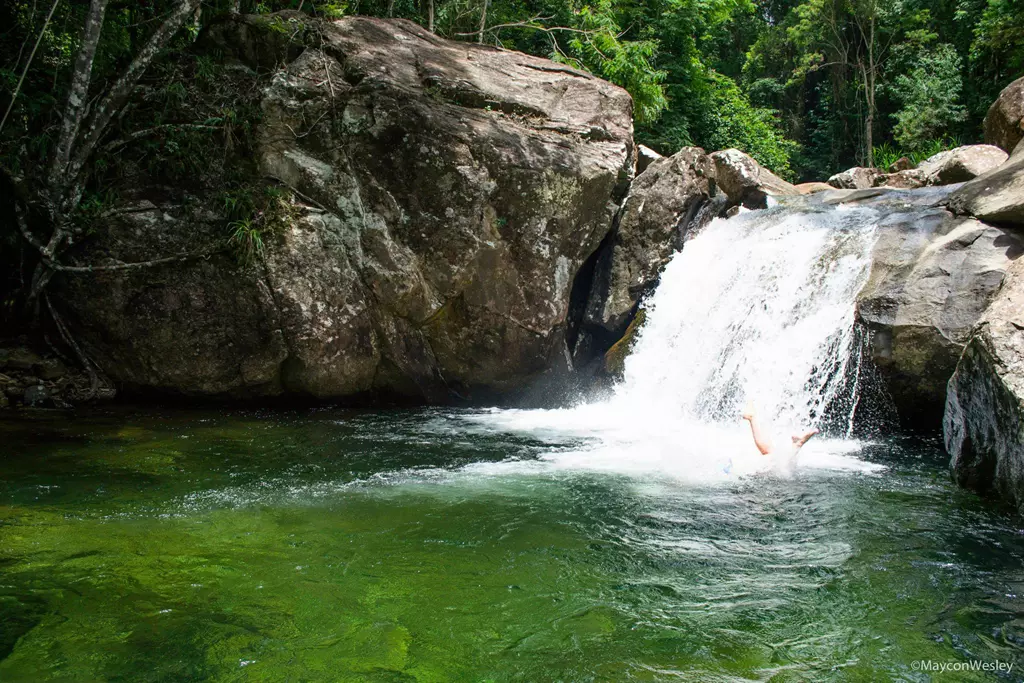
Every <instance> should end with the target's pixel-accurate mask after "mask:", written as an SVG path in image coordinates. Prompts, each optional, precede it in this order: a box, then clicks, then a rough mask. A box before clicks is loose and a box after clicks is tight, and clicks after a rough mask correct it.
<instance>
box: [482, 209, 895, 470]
mask: <svg viewBox="0 0 1024 683" xmlns="http://www.w3.org/2000/svg"><path fill="white" fill-rule="evenodd" d="M879 218H880V214H879V212H878V210H877V209H873V208H868V207H849V206H842V205H840V206H838V207H833V206H826V205H821V204H814V203H810V202H805V201H801V200H797V201H795V202H791V203H790V205H788V206H787V205H782V206H776V207H773V208H771V209H768V210H763V211H750V212H743V213H741V214H740V215H738V216H735V217H733V218H729V219H715V220H714V221H712V222H711V223H710V224H708V225H707V226H706V227H705V228H704V229H703V230H702V231H701V232H700V233H699V234H698V235H696V236H695V237H693V238H692V239H690V240H689V241H688V242H687V243H686V244H685V246H684V248H683V249H682V251H680V252H679V253H677V254H676V255H675V256H674V257H673V258H672V260H671V261H670V262H669V263H668V265H667V266H666V268H665V270H664V271H663V273H662V275H661V279H660V282H659V284H658V287H657V289H656V290H655V291H654V293H653V294H652V295H651V296H650V297H649V298H648V299H647V300H646V301H644V302H642V306H643V308H644V309H645V311H646V319H645V322H644V324H643V326H642V328H641V329H640V331H639V333H638V336H637V338H636V339H635V341H634V343H633V348H632V350H631V353H630V354H629V356H628V357H627V358H626V361H625V371H624V377H623V379H622V380H621V381H620V382H619V383H618V384H617V385H616V386H615V387H614V389H613V392H612V394H611V396H609V397H607V398H605V399H603V400H600V401H594V402H590V403H586V404H583V405H580V406H577V407H575V408H571V409H562V410H495V411H491V412H489V413H487V414H484V415H481V416H477V417H476V418H474V419H475V420H476V421H477V422H478V423H480V424H485V425H489V426H490V427H491V428H494V427H497V428H499V429H510V430H516V431H528V432H530V433H531V434H533V435H534V436H540V437H544V436H546V435H549V436H550V437H551V438H552V439H553V440H554V441H557V440H558V439H561V438H564V437H565V435H567V434H571V435H575V436H577V437H580V438H584V439H590V440H596V442H597V445H596V446H594V447H591V448H587V449H585V450H583V451H580V452H578V453H575V452H574V453H570V454H568V455H567V454H565V453H563V454H558V455H553V456H551V458H549V460H553V461H558V462H560V463H562V464H565V465H566V466H586V467H590V468H598V469H613V470H618V471H621V470H623V469H626V470H640V471H658V472H664V471H666V470H674V471H676V473H677V474H685V475H686V476H695V474H694V473H695V472H697V475H696V476H701V477H704V476H705V475H707V474H708V473H716V472H717V473H720V472H721V471H722V470H723V468H724V470H725V471H726V472H728V471H729V469H730V467H731V464H729V463H733V462H734V461H733V458H734V456H736V457H739V455H740V454H744V456H746V455H756V451H755V450H753V444H752V440H751V438H750V433H749V429H748V428H747V427H746V425H745V424H743V423H741V422H740V420H739V415H740V413H741V411H742V410H743V409H744V407H745V406H747V405H748V404H753V406H755V409H756V411H757V413H758V415H759V417H760V418H761V419H762V420H763V422H765V423H766V424H768V425H771V426H772V428H773V433H774V435H775V438H777V439H781V440H785V442H787V443H788V437H789V435H791V434H794V433H797V431H800V430H805V429H807V428H808V427H811V426H819V427H822V428H827V429H825V431H826V432H830V434H828V436H830V437H832V441H830V442H829V443H831V444H832V447H831V448H830V449H826V450H830V453H831V455H832V456H835V455H836V453H839V452H842V451H844V450H845V451H848V450H850V448H851V447H850V444H851V443H852V442H850V441H848V440H846V439H847V437H849V429H850V426H851V425H852V421H853V415H854V410H855V408H856V405H857V396H856V393H857V389H858V374H859V359H860V348H859V340H858V335H857V331H856V329H855V325H854V315H855V310H854V307H855V301H856V297H857V293H858V292H859V291H860V289H861V288H862V287H863V286H864V284H865V283H866V282H867V279H868V276H869V274H870V269H871V251H872V248H873V246H874V241H875V227H876V224H877V222H878V220H879ZM826 417H827V418H828V420H827V424H826V423H825V419H826ZM823 441H825V439H824V438H822V439H818V440H816V441H815V442H814V443H816V444H818V445H819V448H818V456H817V457H819V459H820V457H821V455H822V453H821V448H820V444H821V443H822V442H823ZM843 444H845V446H844V445H843ZM804 450H805V451H807V450H809V447H807V448H805V449H804ZM800 457H801V462H802V461H803V459H804V457H805V456H804V455H803V454H801V456H800ZM840 459H842V457H841V456H840ZM723 462H724V463H727V464H726V465H723V464H722V463H723ZM763 462H764V460H763V459H758V458H751V459H749V462H748V464H749V465H750V467H749V468H748V469H758V468H759V467H763ZM830 462H831V464H830V465H826V466H839V467H841V468H842V467H843V464H842V463H838V461H836V460H835V458H833V459H832V461H830ZM847 464H849V463H847ZM700 472H703V473H704V474H703V475H702V474H700ZM705 478H706V477H705Z"/></svg>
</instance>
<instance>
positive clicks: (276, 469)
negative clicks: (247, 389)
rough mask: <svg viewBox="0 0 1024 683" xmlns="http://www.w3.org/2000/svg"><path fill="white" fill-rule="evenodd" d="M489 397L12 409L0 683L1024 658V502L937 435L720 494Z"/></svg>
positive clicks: (837, 670) (781, 669)
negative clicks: (20, 414)
mask: <svg viewBox="0 0 1024 683" xmlns="http://www.w3.org/2000/svg"><path fill="white" fill-rule="evenodd" d="M465 415H466V414H465V413H458V412H450V411H449V412H446V411H390V412H377V413H368V412H349V411H341V410H321V411H315V412H309V413H238V412H233V413H228V414H224V413H217V414H215V413H210V412H181V411H174V412H171V411H166V412H161V413H156V412H152V413H146V414H139V413H118V412H109V413H100V414H95V415H89V416H78V417H76V418H74V419H69V418H67V417H65V416H63V415H54V416H51V417H45V416H44V417H39V418H36V419H33V420H27V421H26V420H22V421H17V422H15V421H8V422H0V440H2V441H0V442H2V444H3V445H2V446H0V454H2V457H3V467H2V472H0V681H5V682H6V681H33V682H35V681H48V680H59V681H187V680H211V681H556V680H557V681H592V680H593V681H625V680H643V681H667V680H685V681H734V680H772V681H804V680H840V681H877V680H997V679H996V677H995V676H994V675H993V674H985V673H980V672H977V673H965V672H960V673H956V674H949V673H947V674H944V675H943V674H928V673H923V672H916V671H914V670H913V669H912V665H913V662H914V661H915V660H934V661H936V662H943V663H945V662H963V661H967V660H970V659H974V658H977V659H981V660H984V661H987V662H995V661H1001V662H1006V663H1012V664H1014V668H1013V670H1012V671H1011V672H1010V674H1009V675H1004V680H1005V679H1009V680H1020V678H1021V671H1022V668H1024V651H1022V646H1024V631H1022V621H1021V619H1020V614H1019V613H1020V610H1021V599H1020V598H1019V597H1018V595H1021V594H1022V591H1024V585H1022V583H1024V562H1022V557H1024V537H1022V535H1021V531H1020V529H1019V526H1020V520H1019V518H1016V517H1014V516H1012V515H1010V514H1009V513H1007V511H1005V510H1000V509H997V508H995V507H993V506H992V505H990V504H988V503H986V502H984V501H982V500H980V499H978V498H977V497H975V496H973V495H972V494H969V493H965V492H962V491H959V490H957V489H956V488H955V487H954V486H953V485H952V484H951V483H950V482H949V479H948V475H947V473H946V469H945V458H944V457H943V455H942V453H941V451H940V450H939V449H938V448H937V445H936V444H933V443H927V442H920V441H906V440H904V441H892V442H888V443H882V444H874V445H870V446H867V447H865V450H864V452H863V453H862V454H861V456H862V457H864V458H866V459H870V460H873V461H876V462H880V463H883V464H885V465H887V466H888V467H889V470H888V471H886V472H885V473H883V474H881V475H854V474H850V473H835V472H834V473H827V472H817V473H809V474H805V475H802V476H799V477H797V478H795V479H792V480H779V479H776V478H771V477H748V478H741V479H737V480H734V481H729V482H726V483H721V484H716V485H702V486H698V485H693V484H689V485H687V484H682V483H679V482H676V481H671V480H662V481H650V480H640V479H636V478H629V477H626V476H623V475H615V474H600V473H594V472H583V471H572V470H565V469H556V468H543V467H536V468H532V469H531V468H530V467H522V468H516V467H511V468H509V467H506V468H502V467H491V466H487V465H486V464H482V463H494V462H500V461H506V460H509V459H523V460H536V459H537V458H539V457H540V456H542V455H543V454H545V453H548V452H551V451H552V450H558V449H571V448H577V447H579V446H580V444H579V443H572V442H571V441H566V442H561V443H559V442H557V441H554V442H553V441H552V440H550V439H547V440H544V441H541V440H537V439H534V438H530V437H527V436H523V435H518V436H517V435H512V434H507V433H501V432H498V431H488V430H485V429H479V428H472V427H470V426H469V423H467V422H466V421H465V420H464V419H463V417H465ZM986 676H988V677H989V678H986Z"/></svg>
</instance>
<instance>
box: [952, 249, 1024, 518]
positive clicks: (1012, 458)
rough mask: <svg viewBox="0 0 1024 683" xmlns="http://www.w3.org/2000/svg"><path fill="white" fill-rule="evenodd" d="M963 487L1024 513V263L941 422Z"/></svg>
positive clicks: (985, 324)
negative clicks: (995, 497) (989, 494)
mask: <svg viewBox="0 0 1024 683" xmlns="http://www.w3.org/2000/svg"><path fill="white" fill-rule="evenodd" d="M943 434H944V439H945V444H946V450H947V451H948V452H949V454H950V456H951V460H950V468H951V470H952V472H953V476H954V478H955V479H956V481H957V482H958V483H959V484H961V485H962V486H966V487H968V488H972V489H975V490H977V491H981V492H989V491H992V492H994V493H997V494H998V495H1000V496H1001V497H1003V498H1004V499H1006V500H1008V501H1010V502H1011V503H1013V504H1014V505H1016V506H1017V507H1018V508H1019V509H1021V510H1022V511H1024V259H1021V260H1018V261H1017V262H1016V263H1014V264H1013V266H1012V267H1011V268H1010V271H1009V273H1008V274H1007V278H1006V282H1005V284H1004V285H1003V288H1002V290H1001V291H1000V292H999V295H998V296H997V297H996V299H995V300H994V301H993V302H992V305H991V306H990V307H989V308H988V310H987V311H986V312H985V315H984V317H983V319H982V321H981V323H980V324H979V325H978V327H977V329H976V330H975V331H974V334H973V336H972V337H971V339H970V343H969V344H968V345H967V348H966V349H965V350H964V353H963V356H962V357H961V358H960V362H959V364H958V365H957V368H956V372H955V373H954V375H953V378H952V379H951V380H950V382H949V393H948V395H947V398H946V411H945V418H944V421H943Z"/></svg>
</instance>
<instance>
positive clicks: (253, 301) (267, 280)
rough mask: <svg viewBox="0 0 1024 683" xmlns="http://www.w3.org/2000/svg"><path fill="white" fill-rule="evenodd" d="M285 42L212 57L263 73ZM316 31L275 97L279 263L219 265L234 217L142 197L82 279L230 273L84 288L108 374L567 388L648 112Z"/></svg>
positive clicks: (273, 384) (419, 45) (291, 62)
mask: <svg viewBox="0 0 1024 683" xmlns="http://www.w3.org/2000/svg"><path fill="white" fill-rule="evenodd" d="M265 24H266V20H265V19H262V18H257V17H240V18H237V19H234V20H231V21H228V22H225V23H223V24H219V25H217V26H216V27H215V28H214V29H211V35H210V36H208V38H207V39H206V42H207V43H209V42H211V41H212V42H213V44H214V48H215V49H214V51H213V54H223V55H225V56H227V57H231V58H234V59H238V60H239V61H240V62H241V63H242V64H243V66H244V67H245V68H251V69H259V68H262V66H261V65H260V64H257V63H254V60H259V59H265V58H266V54H265V53H266V50H261V49H259V45H255V44H254V41H257V42H258V40H262V39H261V38H259V36H260V35H262V34H261V31H262V32H263V33H267V31H268V29H266V27H265ZM297 30H298V29H296V31H297ZM318 30H319V31H320V33H319V34H318V38H317V40H316V41H314V43H315V44H310V45H307V46H305V47H304V48H303V49H301V50H298V51H297V52H298V54H292V53H291V52H288V51H278V52H277V53H276V54H277V55H278V58H279V59H281V60H282V61H283V63H282V64H281V66H280V68H279V69H278V70H277V71H276V72H274V73H273V74H272V76H270V77H269V82H268V83H266V84H265V85H264V86H262V87H263V90H262V91H261V95H260V108H261V110H262V116H261V117H260V119H259V121H258V123H257V124H256V126H257V129H256V137H257V139H258V143H257V145H256V150H255V159H253V160H252V162H253V163H255V164H256V166H257V167H258V168H257V169H255V170H254V171H253V175H252V177H251V180H252V181H253V182H260V183H265V185H267V186H272V187H276V188H279V191H280V193H281V194H282V196H283V199H282V200H281V205H282V208H281V209H280V212H281V214H282V215H281V217H280V220H279V223H280V225H281V227H280V228H278V229H276V230H275V231H274V232H273V233H270V234H267V235H265V242H266V245H265V257H264V258H262V259H259V258H257V259H255V261H254V262H253V263H250V264H248V265H247V264H245V263H239V262H238V261H237V259H234V258H232V257H231V256H230V255H227V254H224V253H223V248H220V249H217V245H219V244H223V243H224V239H225V237H226V235H227V234H229V233H228V232H227V228H226V227H225V226H226V223H227V220H226V219H225V217H224V216H223V215H222V213H220V212H219V209H218V206H217V205H218V203H220V202H222V200H221V198H220V196H218V195H213V196H210V195H201V194H200V195H198V196H191V197H188V198H186V201H182V200H181V198H180V197H175V196H168V195H167V193H166V192H163V191H162V190H160V189H156V188H154V187H151V186H140V187H139V188H138V191H137V192H136V193H135V194H134V195H133V196H130V197H129V198H128V199H127V200H126V206H130V207H132V208H133V210H132V211H131V212H125V213H120V214H119V217H118V218H116V219H114V220H112V221H110V222H109V223H108V224H105V225H102V226H97V231H98V232H97V237H96V238H95V240H94V241H93V243H92V245H91V247H90V248H89V249H88V250H87V251H86V253H84V254H83V259H86V258H93V259H97V258H99V257H100V256H104V255H113V256H116V257H117V258H120V259H122V260H132V259H138V258H140V257H141V256H144V255H145V256H148V255H152V254H153V253H161V254H165V253H167V252H168V251H170V252H171V253H175V252H181V251H194V250H195V249H197V248H198V247H202V246H207V247H209V248H211V250H212V251H213V254H212V255H211V256H210V257H209V258H205V259H199V260H192V261H188V262H185V263H180V264H173V265H164V266H157V267H153V268H146V269H138V270H134V271H115V272H106V273H97V274H95V275H90V276H88V278H85V277H76V278H74V279H71V278H63V279H62V280H61V282H60V283H58V284H59V286H60V288H61V293H62V296H63V297H64V302H65V304H64V305H65V307H66V308H67V309H68V314H67V317H68V318H69V319H70V320H72V321H73V322H74V324H75V328H76V330H77V331H78V332H79V334H80V335H81V337H82V342H83V344H84V345H85V346H86V348H87V350H88V352H89V354H90V355H91V356H92V357H93V358H95V359H96V360H97V362H98V363H99V364H100V366H101V367H102V368H103V369H104V370H105V371H106V372H107V373H108V374H109V375H110V376H111V377H112V378H113V379H115V380H116V381H118V382H120V383H122V384H124V385H125V386H127V387H129V388H135V389H139V390H149V391H152V390H163V391H169V392H175V393H184V394H201V395H241V396H252V395H279V394H286V393H287V394H304V395H311V396H315V397H320V398H336V397H337V398H343V397H351V396H356V395H359V394H364V393H367V392H372V393H378V394H381V395H385V396H393V397H407V398H409V399H412V400H429V401H432V402H440V401H445V400H450V399H452V398H464V397H468V396H470V395H480V394H485V395H492V394H508V393H509V392H514V391H517V390H519V389H520V388H522V387H523V386H525V385H526V384H527V383H529V382H530V381H531V379H532V378H535V377H537V376H538V375H540V374H541V373H543V372H545V371H546V370H547V369H548V368H549V367H551V366H552V365H555V364H559V363H562V364H564V363H565V345H566V341H565V333H566V329H567V326H568V321H567V315H568V310H569V304H570V290H571V288H572V286H573V282H574V279H575V277H576V275H577V272H578V270H579V269H580V266H581V264H583V263H584V261H585V260H586V259H587V258H588V256H590V255H591V254H592V253H593V252H594V251H595V249H596V248H597V246H598V245H599V244H600V243H601V241H602V239H603V238H604V237H605V235H606V234H607V233H608V231H609V230H610V228H611V226H612V219H613V216H614V214H615V212H616V209H617V201H619V200H620V199H621V197H622V195H624V194H625V188H626V185H627V183H628V181H629V178H630V175H631V173H632V167H633V142H632V122H631V108H632V105H631V101H630V98H629V95H628V94H627V93H626V92H625V91H624V90H622V89H620V88H618V87H616V86H613V85H611V84H609V83H607V82H605V81H602V80H600V79H598V78H595V77H593V76H591V75H589V74H587V73H584V72H581V71H577V70H575V69H572V68H569V67H567V66H565V65H562V64H556V63H554V62H550V61H547V60H544V59H539V58H535V57H530V56H527V55H524V54H520V53H516V52H510V51H503V50H497V49H494V48H490V47H486V46H479V45H475V44H469V43H455V42H450V41H447V40H444V39H442V38H439V37H438V36H436V35H434V34H432V33H429V32H428V31H426V30H424V29H423V28H421V27H419V26H417V25H416V24H414V23H412V22H409V21H404V20H394V21H385V20H380V19H372V18H367V17H348V18H344V19H341V20H338V21H334V22H328V23H324V24H323V25H321V26H319V27H318ZM278 34H279V32H276V31H274V30H273V27H272V26H271V28H270V29H269V35H271V37H273V36H276V35H278ZM268 40H269V39H268ZM201 42H202V41H201ZM239 163H240V164H241V163H242V162H239ZM243 168H244V166H243ZM264 178H269V179H270V180H269V181H264V180H263V179H264ZM260 189H261V190H262V187H261V188H260ZM196 207H198V208H196Z"/></svg>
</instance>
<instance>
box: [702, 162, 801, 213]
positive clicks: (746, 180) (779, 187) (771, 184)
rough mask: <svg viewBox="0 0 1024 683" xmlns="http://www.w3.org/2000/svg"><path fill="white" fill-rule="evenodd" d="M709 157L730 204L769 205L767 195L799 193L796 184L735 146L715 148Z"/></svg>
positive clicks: (759, 206)
mask: <svg viewBox="0 0 1024 683" xmlns="http://www.w3.org/2000/svg"><path fill="white" fill-rule="evenodd" d="M711 158H712V159H713V160H714V162H715V178H716V180H717V182H718V186H719V187H720V188H721V189H722V191H723V192H724V193H725V195H726V196H727V197H728V198H729V203H730V204H734V205H742V206H744V207H746V208H748V209H763V208H765V207H766V206H767V205H768V203H767V202H768V199H767V198H768V197H773V196H783V195H794V194H800V193H799V191H798V190H797V189H796V188H795V187H793V186H792V185H790V184H789V183H787V182H786V181H785V180H783V179H782V178H780V177H778V176H777V175H775V174H774V173H772V172H771V171H769V170H768V169H766V168H764V167H763V166H761V165H760V164H759V163H757V162H756V161H754V159H753V158H752V157H750V156H749V155H747V154H744V153H743V152H741V151H739V150H738V149H726V150H722V151H720V152H715V153H713V154H712V155H711Z"/></svg>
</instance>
